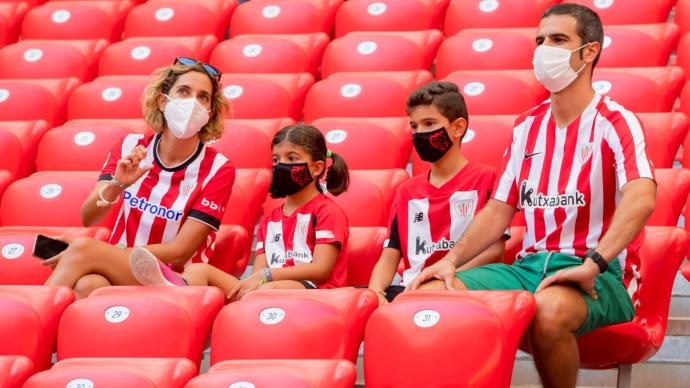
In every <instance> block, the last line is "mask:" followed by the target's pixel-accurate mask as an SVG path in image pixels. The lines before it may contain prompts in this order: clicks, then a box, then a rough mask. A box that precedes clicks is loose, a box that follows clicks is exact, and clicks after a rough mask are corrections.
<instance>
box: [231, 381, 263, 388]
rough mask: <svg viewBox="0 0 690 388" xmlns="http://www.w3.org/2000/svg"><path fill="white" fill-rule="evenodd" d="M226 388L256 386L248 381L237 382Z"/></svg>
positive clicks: (253, 387) (251, 387) (252, 387)
mask: <svg viewBox="0 0 690 388" xmlns="http://www.w3.org/2000/svg"><path fill="white" fill-rule="evenodd" d="M228 388H256V386H255V385H254V384H252V383H250V382H249V381H238V382H236V383H232V384H230V385H228Z"/></svg>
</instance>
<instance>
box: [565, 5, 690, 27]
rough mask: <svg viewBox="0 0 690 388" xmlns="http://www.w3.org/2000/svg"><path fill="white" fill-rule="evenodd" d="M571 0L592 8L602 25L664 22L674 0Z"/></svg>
mask: <svg viewBox="0 0 690 388" xmlns="http://www.w3.org/2000/svg"><path fill="white" fill-rule="evenodd" d="M572 2H573V3H578V4H582V5H585V6H587V7H589V8H591V9H592V10H594V11H595V12H596V13H597V14H598V15H599V17H600V18H601V21H602V22H603V23H604V25H606V26H608V25H611V24H643V23H644V24H647V23H662V22H665V21H666V19H668V14H669V13H670V12H671V7H673V5H674V4H675V3H676V0H626V1H620V0H619V1H615V0H572ZM680 2H681V3H682V1H680Z"/></svg>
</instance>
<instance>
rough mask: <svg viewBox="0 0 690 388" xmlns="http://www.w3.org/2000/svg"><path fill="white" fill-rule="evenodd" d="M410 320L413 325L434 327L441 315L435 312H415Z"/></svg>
mask: <svg viewBox="0 0 690 388" xmlns="http://www.w3.org/2000/svg"><path fill="white" fill-rule="evenodd" d="M412 319H413V321H414V324H415V325H417V326H419V327H424V328H427V327H432V326H434V325H436V324H437V323H438V321H439V319H441V314H439V313H438V311H435V310H422V311H417V313H415V315H414V317H413V318H412Z"/></svg>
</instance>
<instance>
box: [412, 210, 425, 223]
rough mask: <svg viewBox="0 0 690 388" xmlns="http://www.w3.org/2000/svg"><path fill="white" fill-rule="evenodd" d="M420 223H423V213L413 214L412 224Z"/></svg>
mask: <svg viewBox="0 0 690 388" xmlns="http://www.w3.org/2000/svg"><path fill="white" fill-rule="evenodd" d="M422 221H424V213H421V212H420V213H415V215H414V219H413V220H412V222H414V223H417V222H422Z"/></svg>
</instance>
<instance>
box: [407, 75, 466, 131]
mask: <svg viewBox="0 0 690 388" xmlns="http://www.w3.org/2000/svg"><path fill="white" fill-rule="evenodd" d="M420 105H433V106H435V107H436V109H438V111H439V112H440V113H441V114H442V115H443V116H444V117H445V118H447V119H448V121H450V122H451V123H452V122H453V121H455V120H457V119H459V118H460V117H462V118H463V119H465V120H467V105H465V98H464V97H463V96H462V94H461V93H460V91H459V90H458V86H457V85H456V84H454V83H452V82H439V81H433V82H429V83H428V84H426V85H424V86H421V87H419V88H418V89H417V90H415V91H414V92H412V94H411V95H410V97H408V98H407V113H408V114H409V113H410V111H411V110H412V109H414V108H416V107H418V106H420Z"/></svg>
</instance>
